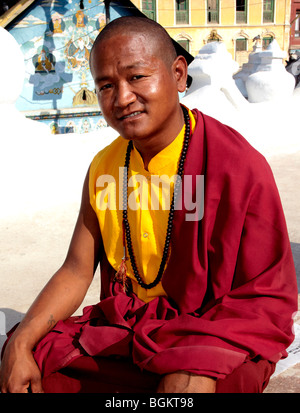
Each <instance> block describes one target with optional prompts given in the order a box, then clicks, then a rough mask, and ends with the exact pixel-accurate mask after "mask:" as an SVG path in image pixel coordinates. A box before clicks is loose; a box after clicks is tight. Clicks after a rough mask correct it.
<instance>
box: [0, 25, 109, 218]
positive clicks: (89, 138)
mask: <svg viewBox="0 0 300 413" xmlns="http://www.w3.org/2000/svg"><path fill="white" fill-rule="evenodd" d="M0 56H1V57H2V58H1V64H0V187H1V191H2V192H1V204H0V219H5V218H8V217H15V216H18V217H20V216H22V215H24V214H25V215H27V216H31V215H32V214H34V213H35V212H37V211H40V210H45V209H51V208H55V207H59V206H61V205H65V204H68V203H80V198H81V191H82V184H83V180H84V177H85V175H86V172H87V170H88V167H89V164H90V162H91V160H92V158H93V156H94V155H95V154H96V153H97V152H98V151H99V150H101V149H102V148H103V147H104V146H106V145H108V144H109V143H110V142H111V141H112V140H113V139H114V138H115V136H116V135H117V134H116V132H115V131H113V130H112V129H111V128H103V129H102V130H101V132H100V131H97V133H96V132H95V133H91V134H82V135H80V134H78V135H77V134H66V135H52V134H51V131H50V129H49V128H48V126H46V125H45V124H43V123H41V122H38V121H33V120H30V119H27V118H26V117H25V116H24V115H23V114H22V113H20V112H19V111H18V110H17V109H16V107H15V102H16V100H17V99H18V97H19V95H20V93H21V91H22V87H23V80H24V75H25V67H24V57H23V54H22V52H21V50H20V47H19V45H18V43H17V42H16V40H15V39H14V38H13V36H12V35H11V34H10V33H9V32H8V31H7V30H5V29H3V28H2V27H0Z"/></svg>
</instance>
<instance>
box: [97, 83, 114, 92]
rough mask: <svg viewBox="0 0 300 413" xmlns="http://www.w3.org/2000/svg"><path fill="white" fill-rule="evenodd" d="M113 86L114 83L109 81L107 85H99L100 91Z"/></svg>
mask: <svg viewBox="0 0 300 413" xmlns="http://www.w3.org/2000/svg"><path fill="white" fill-rule="evenodd" d="M111 87H112V84H111V83H107V84H106V85H103V86H101V87H99V92H102V91H103V90H106V89H110V88H111Z"/></svg>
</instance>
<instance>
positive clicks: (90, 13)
mask: <svg viewBox="0 0 300 413" xmlns="http://www.w3.org/2000/svg"><path fill="white" fill-rule="evenodd" d="M83 4H84V8H83V9H81V8H80V1H79V0H78V1H72V0H40V1H35V2H34V3H33V5H32V6H31V7H29V8H28V9H27V10H26V11H25V13H24V14H22V15H20V16H19V17H18V18H17V19H15V20H14V21H13V23H11V24H10V25H9V26H8V27H6V29H7V30H8V31H9V32H10V33H11V34H12V35H13V37H14V38H15V39H16V40H17V42H18V43H19V44H20V46H21V50H22V52H23V54H24V59H25V67H26V69H25V70H26V75H25V79H24V87H23V90H22V93H21V96H20V98H19V99H18V101H17V103H16V106H17V108H18V109H19V110H20V111H23V112H25V113H26V116H28V117H30V118H32V119H36V120H40V121H42V122H45V123H47V124H48V125H49V127H50V128H51V130H52V132H53V133H67V132H78V133H85V132H87V131H92V130H95V129H97V128H101V127H105V126H106V123H105V120H104V119H103V118H102V116H101V113H100V111H99V108H98V103H97V98H96V95H95V93H94V82H93V79H92V76H91V74H90V70H89V55H90V50H91V47H92V44H93V42H94V40H95V38H96V36H97V35H98V33H99V32H100V31H101V30H102V29H103V27H104V26H105V22H106V16H105V6H104V2H103V1H100V0H84V2H83ZM128 14H130V10H128V9H126V8H122V7H120V6H119V5H118V4H115V5H114V3H113V2H112V3H111V6H110V18H111V20H113V19H115V18H117V17H120V16H122V15H128Z"/></svg>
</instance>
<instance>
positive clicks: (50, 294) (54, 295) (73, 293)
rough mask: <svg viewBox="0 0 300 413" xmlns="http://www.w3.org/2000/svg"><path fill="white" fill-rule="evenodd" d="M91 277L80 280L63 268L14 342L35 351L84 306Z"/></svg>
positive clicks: (36, 305) (23, 322) (27, 317)
mask: <svg viewBox="0 0 300 413" xmlns="http://www.w3.org/2000/svg"><path fill="white" fill-rule="evenodd" d="M91 280H92V276H91V277H79V276H76V275H74V273H73V272H72V271H71V270H70V269H69V268H68V267H66V266H65V267H64V266H63V267H62V268H61V269H60V270H59V271H58V272H57V273H56V274H55V275H54V276H53V277H52V278H51V280H50V281H49V282H48V284H47V285H46V286H45V287H44V289H43V290H42V291H41V293H40V294H39V295H38V297H37V298H36V300H35V301H34V303H33V304H32V306H31V307H30V309H29V310H28V312H27V314H26V315H25V317H24V319H23V320H22V322H21V323H20V325H19V327H18V328H17V330H16V331H15V333H14V335H13V337H12V339H13V341H15V342H16V344H18V345H19V346H20V347H23V348H27V349H32V348H33V347H34V346H35V345H36V343H37V342H38V341H39V340H40V339H41V338H42V337H44V336H45V335H46V334H47V333H48V332H49V331H50V330H51V329H52V328H53V327H54V325H55V324H56V323H57V322H58V321H59V320H64V319H66V318H68V317H69V316H70V315H72V314H73V313H74V311H76V309H77V308H78V307H79V305H80V304H81V302H82V300H83V298H84V296H85V294H86V291H87V289H88V287H89V284H90V282H91Z"/></svg>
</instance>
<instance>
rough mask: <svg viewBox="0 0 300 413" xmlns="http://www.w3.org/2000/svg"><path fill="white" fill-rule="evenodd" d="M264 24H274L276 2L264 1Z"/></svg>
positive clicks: (272, 0) (271, 0)
mask: <svg viewBox="0 0 300 413" xmlns="http://www.w3.org/2000/svg"><path fill="white" fill-rule="evenodd" d="M263 12H264V14H263V22H264V23H274V0H264V8H263Z"/></svg>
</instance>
